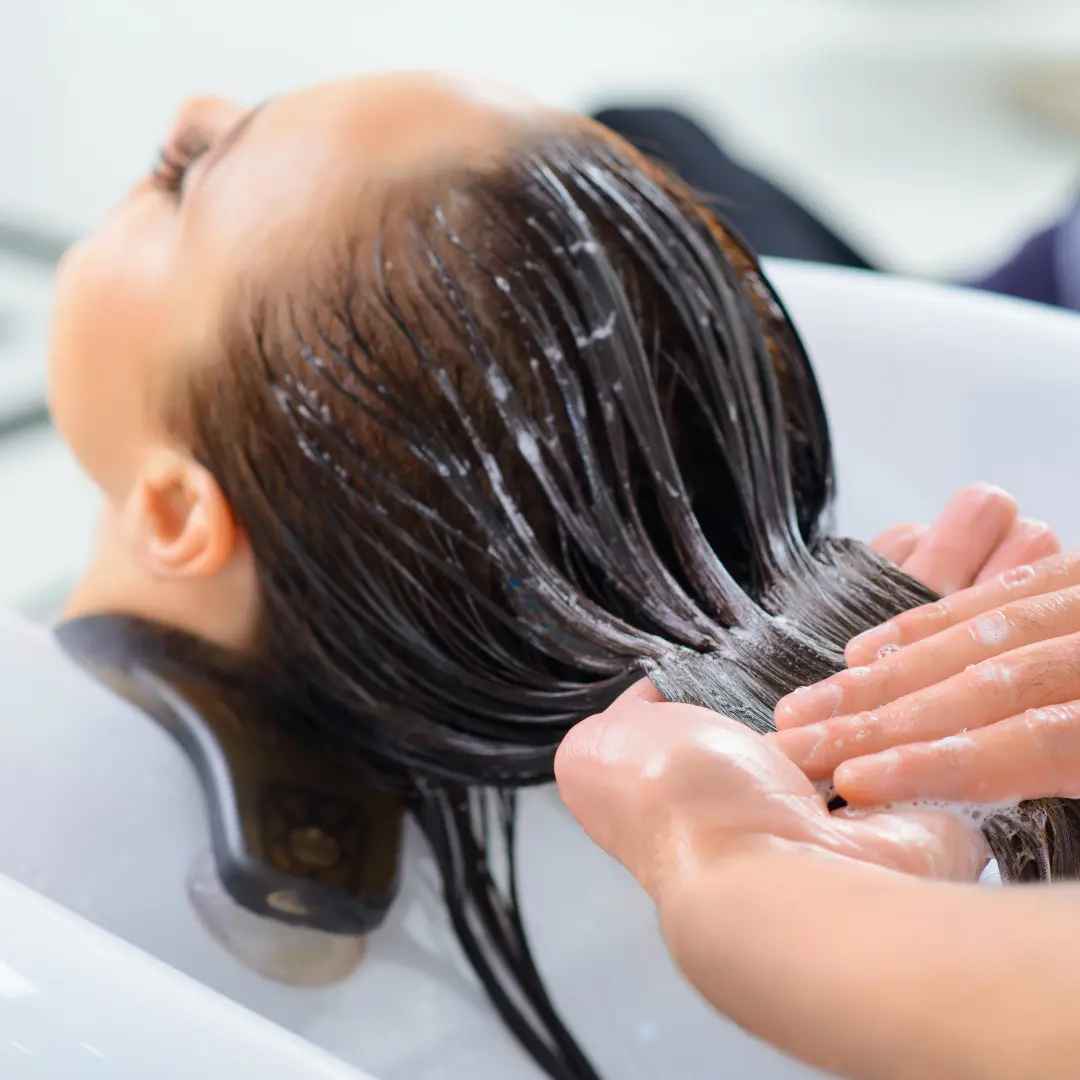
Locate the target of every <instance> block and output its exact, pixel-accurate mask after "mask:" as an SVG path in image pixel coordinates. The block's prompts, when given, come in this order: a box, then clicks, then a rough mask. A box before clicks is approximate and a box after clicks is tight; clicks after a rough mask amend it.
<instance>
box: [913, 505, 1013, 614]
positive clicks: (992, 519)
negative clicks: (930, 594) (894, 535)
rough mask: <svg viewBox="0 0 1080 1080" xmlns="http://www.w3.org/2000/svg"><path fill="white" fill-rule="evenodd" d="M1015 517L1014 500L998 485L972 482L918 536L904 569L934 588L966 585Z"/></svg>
mask: <svg viewBox="0 0 1080 1080" xmlns="http://www.w3.org/2000/svg"><path fill="white" fill-rule="evenodd" d="M1015 521H1016V500H1015V499H1014V498H1013V497H1012V496H1011V495H1010V494H1009V493H1008V492H1007V491H1003V490H1002V489H1001V488H998V487H993V486H992V485H990V484H974V485H972V486H971V487H968V488H964V490H963V491H961V492H959V493H958V494H956V495H954V496H953V498H952V499H951V500H950V501H949V504H948V506H946V507H945V510H944V511H943V513H942V515H941V517H939V518H938V519H937V521H935V522H934V523H933V525H931V526H930V528H929V529H927V530H926V532H925V533H923V535H922V536H921V537H920V538H919V540H918V542H917V543H916V545H915V548H914V550H913V551H912V553H911V555H910V556H908V558H907V559H905V560H904V563H903V569H904V571H905V572H906V573H908V574H910V575H911V576H912V577H913V578H915V579H916V580H917V581H921V582H922V583H923V584H924V585H926V586H928V587H929V588H931V589H933V590H934V591H935V592H939V593H942V594H944V595H948V594H950V593H954V592H958V591H959V590H960V589H966V588H967V587H968V586H969V585H971V584H972V583H973V582H974V581H975V578H976V577H977V576H978V574H979V571H980V570H981V569H982V568H983V565H984V564H985V563H986V561H987V559H989V558H990V556H991V555H992V554H993V553H994V552H995V551H996V550H997V548H998V545H999V544H1000V543H1001V542H1002V540H1004V539H1005V536H1006V535H1007V534H1008V532H1009V530H1010V529H1011V528H1012V526H1013V523H1014V522H1015Z"/></svg>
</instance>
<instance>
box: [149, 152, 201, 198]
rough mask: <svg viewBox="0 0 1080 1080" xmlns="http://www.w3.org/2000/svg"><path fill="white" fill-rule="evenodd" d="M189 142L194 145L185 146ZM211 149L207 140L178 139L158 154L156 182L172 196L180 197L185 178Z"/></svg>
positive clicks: (155, 171) (154, 172) (155, 172)
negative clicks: (189, 170)
mask: <svg viewBox="0 0 1080 1080" xmlns="http://www.w3.org/2000/svg"><path fill="white" fill-rule="evenodd" d="M185 141H187V142H188V143H191V144H192V145H188V146H185V145H184V143H185ZM209 149H210V146H209V143H207V142H206V140H205V139H198V140H195V139H188V140H185V139H178V140H175V141H172V142H171V143H170V145H168V146H165V147H163V148H162V150H161V151H160V152H159V153H158V160H157V164H156V165H155V166H154V170H153V174H152V175H153V178H154V182H155V183H156V184H157V185H158V187H160V188H161V189H162V190H163V191H167V192H168V193H169V194H170V195H179V194H180V193H181V192H182V191H183V187H184V177H185V176H186V175H187V172H188V169H190V168H191V166H192V165H194V164H195V162H196V161H198V160H199V158H200V157H202V155H203V154H205V153H206V151H207V150H209Z"/></svg>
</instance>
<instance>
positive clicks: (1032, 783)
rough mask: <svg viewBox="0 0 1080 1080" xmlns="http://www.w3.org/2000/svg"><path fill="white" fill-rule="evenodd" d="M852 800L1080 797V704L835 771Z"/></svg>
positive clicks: (861, 760)
mask: <svg viewBox="0 0 1080 1080" xmlns="http://www.w3.org/2000/svg"><path fill="white" fill-rule="evenodd" d="M836 786H837V788H838V790H839V791H840V794H841V795H843V796H844V798H845V799H847V800H848V802H850V803H853V804H855V805H861V806H871V805H880V804H883V803H887V802H889V803H892V804H893V805H894V806H895V804H896V803H897V802H900V801H904V800H915V799H926V798H930V799H939V800H946V801H956V802H976V803H1002V802H1007V803H1018V802H1021V801H1022V800H1024V799H1042V798H1051V797H1054V796H1060V797H1065V798H1074V797H1076V796H1077V795H1080V701H1071V702H1068V703H1065V704H1061V705H1056V706H1051V707H1048V708H1042V709H1031V710H1028V711H1026V712H1024V713H1021V714H1019V715H1016V716H1012V717H1009V718H1008V719H1006V720H1002V721H1001V722H1000V723H997V724H992V725H991V726H989V727H985V728H982V729H980V730H978V731H972V732H968V733H967V734H965V735H961V736H958V737H955V738H952V739H945V740H942V741H941V742H931V743H916V744H913V745H911V746H903V747H900V748H898V749H895V750H889V751H886V752H885V753H883V754H876V755H874V756H873V757H864V758H856V759H855V760H854V761H848V762H846V763H845V764H843V765H841V766H840V767H839V768H838V769H837V771H836Z"/></svg>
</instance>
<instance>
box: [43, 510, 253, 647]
mask: <svg viewBox="0 0 1080 1080" xmlns="http://www.w3.org/2000/svg"><path fill="white" fill-rule="evenodd" d="M241 563H243V564H244V565H241ZM249 563H250V553H249V552H248V551H247V550H246V548H245V550H244V551H242V552H238V554H237V556H236V558H235V559H234V560H233V562H232V563H231V564H230V565H229V566H228V567H226V568H225V569H224V570H223V571H222V572H221V573H219V574H216V575H214V576H213V577H209V578H204V579H191V578H185V579H183V580H179V581H172V580H163V579H161V578H158V577H155V576H153V575H152V574H150V573H148V572H147V571H146V570H145V569H143V568H142V567H141V566H140V565H139V564H138V563H137V562H136V561H135V560H134V559H132V558H131V557H130V555H128V553H127V552H126V551H125V550H124V548H123V546H122V545H121V544H120V543H119V540H118V537H117V535H116V531H115V529H114V527H113V522H112V520H111V515H110V514H109V512H108V511H106V512H105V513H104V514H103V515H102V520H101V523H100V526H99V529H98V541H97V546H96V549H95V552H94V557H93V559H92V560H91V562H90V566H89V567H88V568H87V570H86V573H85V574H84V575H83V576H82V578H81V580H80V581H79V583H78V585H77V586H76V587H75V590H74V591H73V592H72V594H71V595H70V596H69V597H68V601H67V603H66V605H65V606H64V610H63V615H62V618H63V619H64V621H68V620H72V619H79V618H84V617H85V616H88V615H128V616H131V617H133V618H137V619H145V620H147V621H149V622H155V623H161V624H163V625H165V626H171V627H173V628H175V629H177V630H182V631H184V632H185V633H187V634H191V635H193V636H195V637H198V638H201V639H202V640H204V641H208V642H211V643H212V644H214V645H218V646H220V647H221V648H224V649H228V650H230V651H233V652H236V651H245V650H246V649H247V648H248V647H249V645H250V643H251V641H252V639H253V637H254V630H255V625H254V624H255V618H254V613H255V610H256V606H257V595H256V586H255V575H254V573H252V572H251V567H250V566H249V565H248V564H249Z"/></svg>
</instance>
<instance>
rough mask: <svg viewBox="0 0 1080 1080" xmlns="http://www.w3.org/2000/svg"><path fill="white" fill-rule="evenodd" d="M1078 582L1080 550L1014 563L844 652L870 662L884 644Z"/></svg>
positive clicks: (900, 643)
mask: <svg viewBox="0 0 1080 1080" xmlns="http://www.w3.org/2000/svg"><path fill="white" fill-rule="evenodd" d="M1077 584H1080V551H1066V552H1063V553H1061V554H1059V555H1051V556H1050V557H1049V558H1046V559H1042V560H1040V561H1039V562H1036V563H1033V564H1026V565H1023V566H1016V567H1013V568H1012V569H1011V570H1006V571H1004V572H1003V573H1001V574H998V575H997V577H995V578H992V579H990V580H989V581H986V582H984V583H982V584H981V585H974V586H972V587H971V588H970V589H964V590H963V591H962V592H958V593H955V594H954V595H953V596H950V597H947V598H946V599H943V600H938V601H936V602H935V603H933V604H925V605H923V606H922V607H918V608H914V609H913V610H911V611H905V612H903V613H902V614H900V615H897V616H896V617H895V618H892V619H890V620H889V621H888V622H886V623H882V625H881V626H877V627H875V628H874V629H873V630H868V631H867V632H866V633H865V634H860V635H859V636H858V637H856V638H852V640H851V641H850V642H848V646H847V648H846V649H845V650H844V656H845V657H846V659H847V662H848V664H850V665H851V666H852V667H855V666H857V665H860V664H868V663H871V662H872V661H873V660H875V659H876V658H877V656H878V655H879V654H880V653H881V652H882V650H883V649H884V650H893V649H896V648H903V647H905V646H907V645H910V644H911V643H912V642H913V641H921V640H922V639H923V638H927V637H929V636H930V635H931V634H936V633H939V632H940V631H942V630H945V629H947V628H948V627H950V626H955V625H956V624H957V623H961V622H964V621H966V620H967V619H970V618H971V617H972V616H973V615H980V614H982V612H984V611H990V610H992V609H993V608H996V607H1001V605H1002V604H1007V603H1008V602H1009V601H1010V600H1016V599H1019V598H1022V597H1026V596H1038V595H1039V593H1046V592H1057V591H1058V590H1059V589H1064V588H1068V587H1069V586H1070V585H1077Z"/></svg>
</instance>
